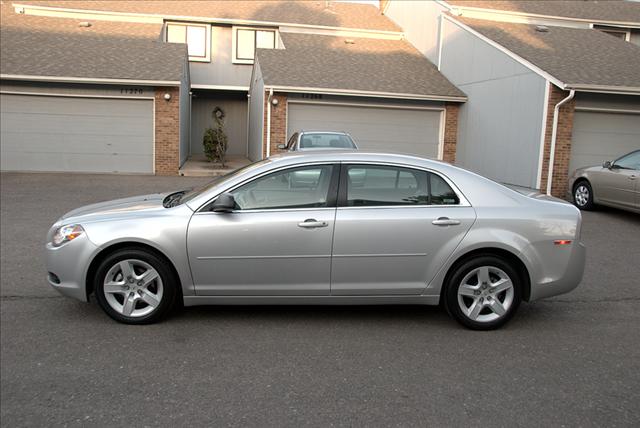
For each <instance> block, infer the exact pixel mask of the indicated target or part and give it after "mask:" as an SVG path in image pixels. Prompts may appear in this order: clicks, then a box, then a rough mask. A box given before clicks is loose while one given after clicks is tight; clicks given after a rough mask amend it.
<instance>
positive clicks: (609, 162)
mask: <svg viewBox="0 0 640 428" xmlns="http://www.w3.org/2000/svg"><path fill="white" fill-rule="evenodd" d="M602 167H603V168H607V169H611V167H612V165H611V161H604V163H603V164H602Z"/></svg>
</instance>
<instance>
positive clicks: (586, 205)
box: [571, 180, 596, 211]
mask: <svg viewBox="0 0 640 428" xmlns="http://www.w3.org/2000/svg"><path fill="white" fill-rule="evenodd" d="M571 196H572V199H573V204H574V205H575V206H576V207H578V208H579V209H581V210H584V211H591V210H593V209H595V207H596V205H595V204H594V203H593V189H592V188H591V184H590V183H589V182H588V181H587V180H580V181H578V182H577V183H576V184H574V185H573V189H572V192H571Z"/></svg>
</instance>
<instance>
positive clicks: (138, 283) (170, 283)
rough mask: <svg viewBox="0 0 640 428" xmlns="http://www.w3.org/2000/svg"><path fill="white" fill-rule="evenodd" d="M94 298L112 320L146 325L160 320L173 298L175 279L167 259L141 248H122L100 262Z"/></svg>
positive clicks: (174, 296)
mask: <svg viewBox="0 0 640 428" xmlns="http://www.w3.org/2000/svg"><path fill="white" fill-rule="evenodd" d="M94 281H95V283H94V290H95V294H96V299H97V300H98V303H99V304H100V306H101V307H102V309H103V310H104V311H105V312H106V313H107V314H108V315H109V316H110V317H111V318H113V319H114V320H116V321H119V322H122V323H126V324H149V323H153V322H156V321H158V320H160V319H161V318H162V317H163V316H165V315H166V314H167V312H168V311H169V310H170V309H171V307H172V306H173V304H174V301H175V298H176V294H177V293H176V290H177V281H176V279H175V275H174V274H173V272H172V271H171V269H169V268H168V267H167V263H166V261H164V260H162V259H160V258H159V257H158V256H156V255H155V254H153V253H151V252H147V251H144V250H140V249H122V250H118V251H116V252H114V253H112V254H110V255H108V256H107V257H105V259H104V260H102V262H101V263H100V266H99V267H98V269H97V270H96V276H95V279H94Z"/></svg>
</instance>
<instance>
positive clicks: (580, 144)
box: [569, 111, 640, 172]
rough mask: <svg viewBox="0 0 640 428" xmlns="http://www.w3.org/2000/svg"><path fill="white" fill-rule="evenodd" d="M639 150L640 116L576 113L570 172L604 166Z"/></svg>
mask: <svg viewBox="0 0 640 428" xmlns="http://www.w3.org/2000/svg"><path fill="white" fill-rule="evenodd" d="M639 113H640V112H639ZM637 149H640V114H626V113H624V114H623V113H602V112H588V111H576V112H575V115H574V118H573V138H572V142H571V161H570V163H569V170H570V172H571V171H573V170H574V169H576V168H580V167H583V166H589V165H600V164H602V162H603V161H606V160H614V159H616V158H618V157H620V156H622V155H624V154H625V153H629V152H630V151H632V150H637Z"/></svg>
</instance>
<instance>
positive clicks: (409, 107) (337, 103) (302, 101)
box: [287, 98, 445, 111]
mask: <svg viewBox="0 0 640 428" xmlns="http://www.w3.org/2000/svg"><path fill="white" fill-rule="evenodd" d="M287 102H289V103H293V104H326V105H333V106H344V107H370V108H389V109H397V110H432V111H444V110H445V107H430V106H413V105H401V104H376V103H372V104H368V103H353V102H344V103H343V102H340V101H322V100H305V99H295V98H293V99H289V98H288V99H287Z"/></svg>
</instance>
